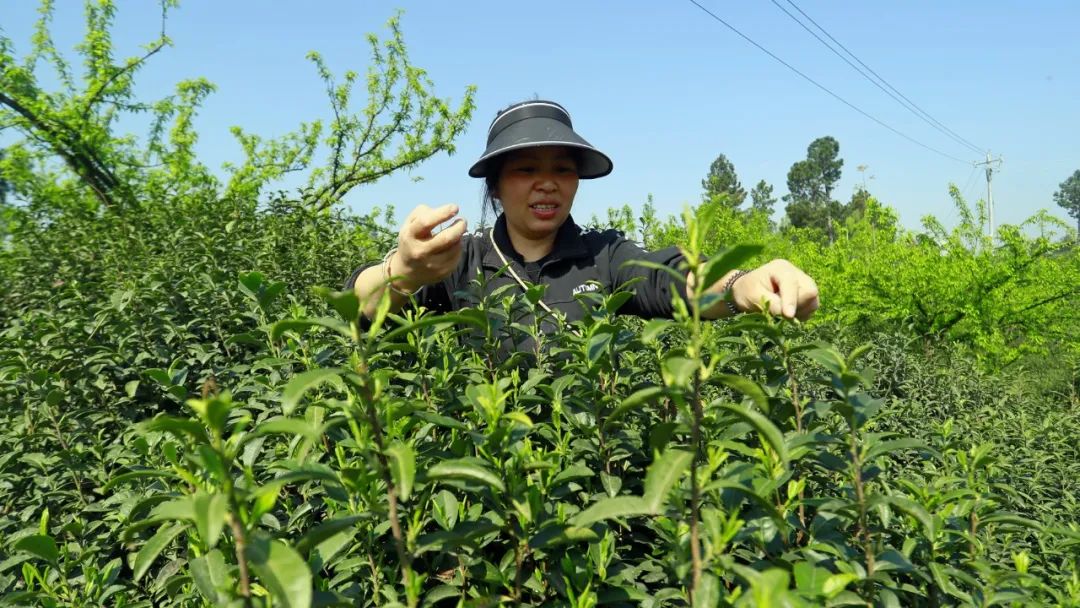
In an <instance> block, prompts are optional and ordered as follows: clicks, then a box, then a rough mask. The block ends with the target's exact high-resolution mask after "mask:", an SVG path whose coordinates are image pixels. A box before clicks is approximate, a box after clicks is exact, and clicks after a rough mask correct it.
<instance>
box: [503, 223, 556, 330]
mask: <svg viewBox="0 0 1080 608" xmlns="http://www.w3.org/2000/svg"><path fill="white" fill-rule="evenodd" d="M488 239H490V240H491V246H492V247H494V248H495V253H497V254H499V260H500V261H502V263H503V266H505V267H506V269H507V270H509V271H510V276H512V277H514V280H515V281H517V284H518V285H520V286H521V289H522V290H524V291H528V290H529V286H528V285H526V284H525V281H523V280H521V277H520V276H519V275H518V273H517V272H516V271H515V270H514V266H513V264H511V263H510V262H509V261H507V259H506V256H505V255H503V252H502V249H499V244H498V243H496V242H495V231H494V229H488ZM536 303H537V304H539V305H540V308H543V309H544V310H546V311H547V312H548V314H551V315H553V314H555V311H554V310H551V307H550V306H548V305H547V303H545V302H544V301H543V300H537V301H536Z"/></svg>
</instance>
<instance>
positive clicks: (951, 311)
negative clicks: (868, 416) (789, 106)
mask: <svg viewBox="0 0 1080 608" xmlns="http://www.w3.org/2000/svg"><path fill="white" fill-rule="evenodd" d="M950 193H951V195H952V197H953V201H954V204H955V205H956V209H957V212H958V215H959V217H960V222H959V223H958V224H957V226H956V227H954V228H951V229H946V228H945V227H944V226H943V225H942V224H941V223H940V222H939V221H938V220H937V219H935V218H934V217H932V216H928V217H926V218H924V220H923V224H924V227H923V231H920V232H911V231H905V230H902V229H901V228H900V227H899V222H898V218H897V216H896V213H895V212H894V211H893V210H892V209H890V208H888V207H885V206H883V205H881V204H880V203H879V202H878V201H877V200H876V199H874V198H873V197H872V196H868V195H865V196H858V195H857V196H856V197H855V199H854V200H855V201H856V202H858V205H859V212H858V213H855V214H852V215H851V216H850V217H848V218H846V219H845V220H844V222H843V223H842V224H838V225H836V226H835V238H834V242H833V243H832V245H825V244H823V243H822V242H821V239H820V238H819V237H820V233H818V232H817V231H816V230H814V229H811V228H804V229H789V230H787V231H785V232H784V233H782V234H778V233H775V232H773V231H772V230H771V228H770V226H769V223H768V221H767V219H766V218H765V217H764V216H758V215H755V214H751V215H749V216H746V215H744V214H741V213H738V212H731V211H729V210H725V209H724V208H723V206H722V205H716V204H711V203H706V204H703V205H702V206H701V207H699V209H698V213H699V214H703V213H709V214H712V217H713V229H712V231H711V232H710V234H709V235H708V236H707V238H706V243H705V245H704V251H706V252H707V253H714V252H716V251H719V250H720V249H721V248H722V247H723V246H725V245H726V244H730V243H739V242H742V243H759V244H761V245H763V246H764V250H763V251H764V252H763V254H762V255H760V256H758V257H757V258H755V261H754V263H761V262H765V261H767V260H769V259H773V258H785V259H788V260H791V261H792V262H793V263H795V264H796V265H797V266H799V267H800V268H802V269H804V270H805V271H806V272H807V273H809V274H810V276H812V277H814V279H815V281H816V282H817V283H818V287H819V288H820V290H821V299H822V302H823V307H822V309H821V311H820V312H819V313H818V315H817V316H816V320H817V321H819V322H838V323H841V324H844V325H847V326H851V327H852V329H854V330H855V331H857V332H867V333H872V332H876V331H880V330H882V329H883V328H889V329H890V330H896V331H904V332H910V333H911V334H912V336H913V338H914V339H916V340H919V341H923V342H925V343H926V344H933V345H944V344H956V345H959V346H960V348H962V349H966V350H967V352H969V353H970V354H972V355H974V356H976V357H977V358H979V359H980V360H981V361H982V362H983V364H984V365H985V366H986V368H987V369H989V370H995V371H1001V370H1008V371H1010V373H1017V372H1018V367H1017V366H1019V365H1024V366H1025V367H1030V366H1031V365H1037V366H1042V367H1043V371H1046V372H1048V373H1050V372H1052V373H1055V374H1061V375H1063V376H1064V379H1063V382H1064V383H1065V384H1068V383H1070V382H1074V381H1075V380H1073V378H1075V375H1074V373H1073V372H1072V371H1071V370H1073V369H1074V368H1075V366H1076V365H1077V362H1078V361H1080V350H1078V347H1077V345H1078V344H1080V316H1078V315H1080V309H1078V308H1077V307H1076V306H1075V305H1074V302H1075V299H1076V298H1077V297H1078V296H1080V255H1078V253H1077V251H1076V249H1075V248H1074V247H1073V246H1072V243H1071V242H1069V241H1068V240H1065V239H1062V238H1060V237H1059V238H1055V237H1054V232H1053V231H1052V230H1050V231H1046V230H1045V228H1046V227H1047V226H1050V227H1056V228H1057V229H1058V231H1059V233H1061V232H1064V230H1065V226H1063V225H1062V224H1061V222H1059V221H1057V220H1055V219H1054V218H1053V217H1052V216H1050V215H1048V214H1046V213H1040V214H1037V215H1035V216H1033V217H1032V218H1030V219H1028V220H1027V221H1025V222H1024V223H1023V224H1021V225H1019V226H1011V225H1005V226H1001V227H1000V229H999V230H998V234H997V235H996V243H995V242H993V241H991V239H990V238H989V237H987V236H985V235H984V229H983V226H985V213H986V212H985V208H984V206H983V204H982V203H981V202H980V203H978V204H976V205H975V206H974V207H972V206H970V205H968V204H967V202H965V201H964V200H963V199H962V197H961V196H960V193H959V191H958V190H957V189H956V188H955V187H953V188H952V189H951V190H950ZM1036 225H1037V226H1041V227H1043V228H1044V230H1043V232H1044V234H1045V235H1040V236H1038V237H1034V236H1028V233H1029V232H1033V231H1032V230H1031V228H1032V227H1035V226H1036ZM654 235H655V241H654V243H653V244H654V245H655V246H668V245H677V244H680V243H685V242H686V239H687V233H686V231H685V229H684V228H683V227H682V225H681V223H680V222H678V221H676V220H675V219H674V218H668V220H667V221H666V222H664V223H662V224H661V225H660V226H659V227H658V228H657V229H655V230H654ZM1048 355H1049V356H1050V360H1051V361H1052V362H1053V363H1052V365H1050V366H1047V365H1046V364H1045V363H1033V362H1034V361H1039V360H1042V358H1043V357H1045V356H1048ZM1059 384H1061V382H1059Z"/></svg>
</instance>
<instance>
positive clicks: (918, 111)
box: [772, 0, 985, 154]
mask: <svg viewBox="0 0 1080 608" xmlns="http://www.w3.org/2000/svg"><path fill="white" fill-rule="evenodd" d="M772 3H773V4H775V5H776V6H777V8H779V9H780V10H782V11H784V12H785V13H787V16H788V17H791V18H792V19H793V20H794V21H795V22H796V23H798V24H799V25H801V26H802V27H803V29H805V30H806V31H808V32H810V33H811V34H812V35H813V36H814V37H815V38H817V39H818V41H819V42H821V43H822V44H824V45H825V46H826V47H827V48H828V49H829V50H830V51H832V52H833V53H836V55H837V56H838V57H840V58H841V59H843V60H844V61H846V62H847V64H848V65H850V66H851V67H852V68H854V69H855V70H856V71H857V72H859V73H860V74H862V76H863V77H864V78H866V79H867V80H869V81H870V82H872V83H874V85H875V86H877V87H878V88H879V89H881V90H883V91H885V92H886V93H888V95H889V96H890V97H892V98H893V99H895V100H896V101H897V102H898V103H900V105H902V106H904V107H905V108H907V109H908V110H909V111H911V112H912V113H913V114H915V115H916V116H918V117H919V118H921V119H922V120H924V121H926V122H927V123H929V124H930V125H931V126H932V127H934V128H936V129H937V130H939V131H941V132H942V133H945V134H946V135H948V136H949V137H951V138H952V139H953V140H954V141H956V142H957V143H960V144H962V145H964V146H967V147H968V148H970V149H971V150H972V151H974V152H977V153H979V154H982V153H983V152H984V150H985V149H984V148H981V147H979V146H976V145H975V144H973V143H971V142H970V141H968V140H967V139H964V138H963V137H961V136H960V135H958V134H957V133H956V131H953V130H952V129H950V128H949V127H946V126H945V125H944V124H942V123H941V121H939V120H938V119H936V118H934V117H933V116H931V115H930V113H929V112H927V111H926V110H924V109H922V108H920V107H919V106H918V104H916V103H915V102H914V101H911V100H910V99H908V97H907V96H906V95H904V94H903V93H901V92H900V91H899V90H897V88H896V87H894V86H892V85H891V84H889V81H888V80H885V79H884V78H883V77H882V76H881V75H880V74H878V73H877V72H875V71H874V69H873V68H871V67H870V66H868V65H866V63H864V62H863V60H861V59H859V57H858V56H857V55H856V54H855V53H852V52H851V51H850V50H848V48H847V47H846V46H844V45H843V44H842V43H841V42H840V41H839V40H837V39H836V38H834V37H833V35H832V34H830V33H829V32H828V30H826V29H825V28H823V27H821V25H820V24H818V22H817V21H814V18H813V17H811V16H810V15H807V14H806V11H804V10H802V9H801V8H799V5H798V4H795V2H794V1H793V0H787V3H788V4H790V5H791V6H793V7H794V8H795V10H797V11H799V14H801V15H802V16H803V17H806V19H807V20H808V21H809V22H810V23H813V24H814V27H816V28H817V29H819V30H821V33H823V34H825V35H826V36H828V38H829V40H832V41H833V42H834V43H836V46H838V47H840V48H841V49H843V50H844V52H845V53H847V54H848V55H850V56H851V58H852V59H854V60H855V61H857V62H858V63H859V65H861V66H862V67H864V68H866V70H867V71H868V72H870V73H871V74H873V75H874V77H875V78H877V80H880V81H881V83H882V84H884V85H885V86H886V87H889V89H891V90H892V92H890V91H888V90H885V89H884V88H883V87H882V86H881V85H880V84H878V82H877V81H876V80H874V79H873V78H870V77H869V76H867V75H866V73H865V72H863V71H862V70H860V69H859V68H857V67H855V66H854V65H852V63H851V62H850V61H848V59H847V58H846V57H844V56H843V55H841V54H840V53H839V52H837V51H836V49H834V48H833V47H832V46H831V45H829V44H828V43H827V42H825V41H824V40H822V39H821V37H820V36H818V35H817V34H816V33H814V32H813V31H812V30H811V29H810V28H808V27H806V25H805V24H804V23H803V22H802V21H800V20H799V19H798V18H796V17H795V15H792V14H791V13H790V12H788V10H787V9H785V8H784V7H783V6H781V5H780V4H779V3H778V2H777V1H776V0H772ZM893 93H896V95H899V96H900V97H901V98H902V99H903V100H904V101H900V99H897V98H896V95H893ZM904 102H907V103H904Z"/></svg>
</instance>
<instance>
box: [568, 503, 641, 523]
mask: <svg viewBox="0 0 1080 608" xmlns="http://www.w3.org/2000/svg"><path fill="white" fill-rule="evenodd" d="M649 507H650V505H649V503H647V502H645V500H644V499H642V498H641V497H638V496H616V497H615V498H601V499H600V500H599V501H597V502H595V503H593V504H592V505H590V506H589V508H588V509H585V510H584V511H582V512H581V513H578V514H577V515H575V516H574V517H573V518H572V519H571V520H570V522H571V524H573V525H574V526H576V527H586V526H589V525H592V524H594V523H596V522H598V521H603V520H605V519H615V518H617V517H636V516H639V515H648V514H650V513H652V511H651V510H650V508H649Z"/></svg>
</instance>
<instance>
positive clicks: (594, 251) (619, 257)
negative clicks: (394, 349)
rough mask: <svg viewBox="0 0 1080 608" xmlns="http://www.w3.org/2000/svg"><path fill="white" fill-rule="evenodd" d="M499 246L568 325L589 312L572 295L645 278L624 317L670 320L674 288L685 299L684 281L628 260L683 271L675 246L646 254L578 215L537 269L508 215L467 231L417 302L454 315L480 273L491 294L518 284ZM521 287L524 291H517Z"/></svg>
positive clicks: (569, 220)
mask: <svg viewBox="0 0 1080 608" xmlns="http://www.w3.org/2000/svg"><path fill="white" fill-rule="evenodd" d="M492 239H494V240H495V242H496V243H498V246H499V249H500V250H501V251H502V253H503V255H505V256H506V259H507V260H508V261H509V262H510V264H511V265H512V266H513V267H514V269H515V270H516V271H517V273H518V276H520V277H521V278H522V279H523V280H525V281H527V282H532V283H544V284H546V285H547V290H546V293H545V295H544V298H543V301H544V302H545V303H546V304H547V305H548V306H550V307H551V308H552V309H555V310H559V311H561V312H563V313H564V314H565V315H566V318H567V321H569V322H573V321H576V320H580V319H582V318H583V317H584V316H585V314H586V309H585V308H584V305H583V303H582V302H581V301H579V300H578V299H576V298H575V296H576V295H577V294H580V293H582V292H585V291H601V292H602V293H605V294H607V293H611V292H613V291H614V290H615V288H616V287H618V286H620V285H622V284H624V283H626V282H627V281H630V280H632V279H635V278H641V279H642V280H641V281H639V282H638V283H636V284H635V285H634V286H633V287H632V288H631V289H632V291H633V292H634V297H632V298H631V299H630V300H628V301H627V302H626V304H624V305H623V306H622V308H621V309H619V313H621V314H632V315H637V316H639V317H643V318H646V319H651V318H656V317H671V316H672V313H673V310H672V304H671V295H672V291H673V290H674V291H675V293H677V294H678V295H679V297H681V298H683V299H684V301H685V298H686V295H685V290H684V286H683V284H682V283H675V282H674V279H673V277H671V276H670V275H669V274H668V273H666V272H663V271H661V270H656V269H650V268H645V267H643V266H638V265H633V264H627V263H626V262H629V261H631V260H648V261H651V262H656V263H659V264H662V265H664V266H668V267H671V268H676V269H677V268H678V267H679V263H680V262H681V261H682V259H683V257H682V254H681V253H680V252H679V250H678V248H676V247H668V248H666V249H660V250H658V251H645V250H644V249H643V248H642V247H640V246H639V245H637V244H636V243H634V242H633V241H630V240H628V239H626V238H625V237H623V236H622V234H621V233H620V232H618V231H617V230H603V231H599V230H583V229H581V228H580V227H579V226H578V225H577V224H576V223H574V220H573V218H567V220H566V222H565V223H564V224H563V225H562V226H561V227H560V228H559V232H558V234H557V235H556V237H555V246H554V248H553V249H552V251H551V253H550V254H548V255H547V256H546V257H544V258H543V259H541V260H538V261H537V262H534V263H532V264H526V263H525V260H524V258H523V257H522V256H521V254H519V253H518V252H517V251H515V250H514V247H513V245H512V244H511V242H510V235H509V233H508V232H507V230H506V218H505V216H503V215H500V216H499V218H498V219H497V220H496V222H495V226H494V227H493V228H491V229H490V230H485V231H482V232H481V231H477V232H474V233H472V234H466V235H465V236H464V237H463V240H462V248H463V251H462V256H461V262H460V263H459V264H458V268H457V270H456V271H455V272H453V273H452V274H451V275H450V276H448V277H446V278H445V279H443V280H442V281H441V282H439V283H435V284H432V285H428V286H427V287H424V288H422V289H421V290H420V291H419V292H418V293H417V294H416V301H417V304H418V305H420V306H424V307H426V308H428V309H430V310H433V311H436V312H450V311H454V310H458V309H460V308H464V307H466V306H468V305H469V304H470V303H469V302H468V300H467V299H466V298H467V295H466V294H467V293H468V292H469V291H470V289H474V287H472V285H473V282H474V281H475V280H476V279H478V278H479V277H480V275H481V273H482V274H483V275H484V278H485V279H486V289H485V292H486V293H491V292H493V291H495V290H497V289H499V288H501V287H503V286H505V285H510V284H516V281H515V279H514V278H513V277H512V276H511V275H510V274H509V273H507V272H503V273H499V270H500V269H501V268H502V267H503V263H502V261H501V260H500V258H499V254H498V253H497V252H496V251H495V248H494V247H493V246H492ZM377 263H378V262H375V263H369V264H365V265H364V266H361V267H360V268H358V269H356V270H355V271H354V272H353V274H352V275H351V276H350V277H349V280H348V281H347V282H346V289H351V288H352V287H353V284H354V283H355V282H356V277H358V276H359V275H360V273H361V272H363V271H364V270H365V269H366V268H369V267H371V266H373V265H374V264H377ZM519 289H520V288H519Z"/></svg>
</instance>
